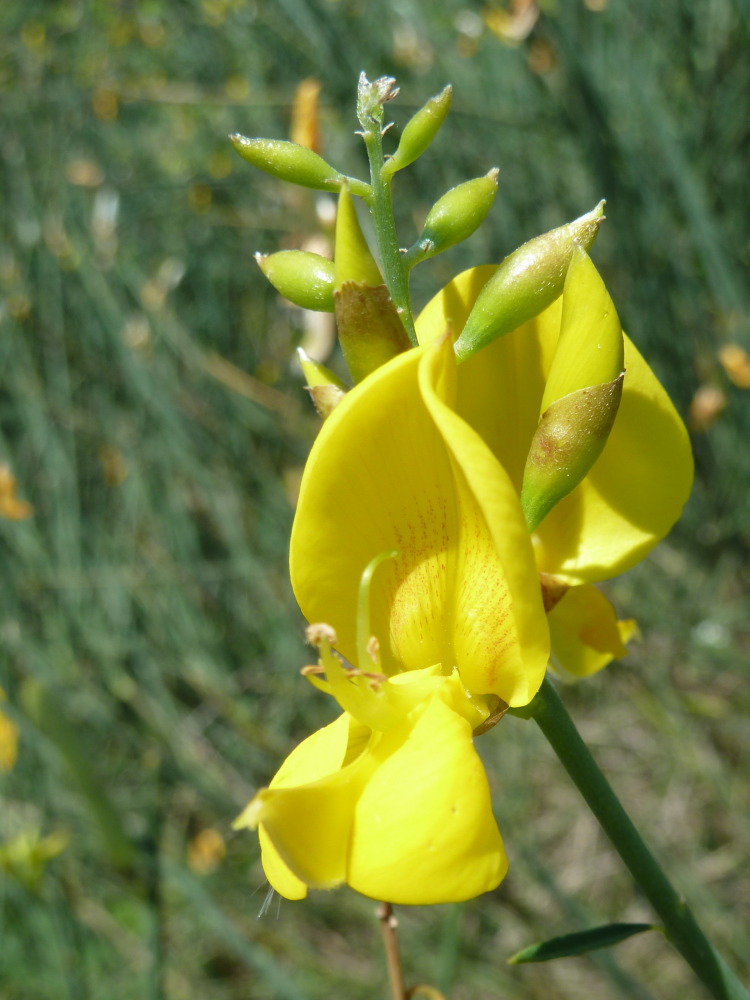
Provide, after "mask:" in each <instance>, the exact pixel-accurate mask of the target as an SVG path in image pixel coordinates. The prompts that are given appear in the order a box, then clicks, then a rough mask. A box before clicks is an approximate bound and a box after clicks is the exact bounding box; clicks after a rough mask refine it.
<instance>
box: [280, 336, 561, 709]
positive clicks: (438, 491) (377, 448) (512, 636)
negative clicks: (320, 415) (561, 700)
mask: <svg viewBox="0 0 750 1000" xmlns="http://www.w3.org/2000/svg"><path fill="white" fill-rule="evenodd" d="M426 350H427V351H428V352H429V353H427V354H426V353H425V352H426ZM423 359H424V370H423V372H422V374H421V375H420V365H421V363H422V361H423ZM454 379H455V361H454V359H453V356H452V353H451V350H450V344H448V343H447V342H443V344H442V345H441V346H437V345H436V346H434V347H431V348H428V349H424V348H423V349H416V350H412V351H409V352H408V353H406V354H404V355H401V356H399V357H398V358H395V359H394V360H393V361H392V362H390V363H389V364H388V365H385V366H383V368H381V369H379V370H378V371H376V372H374V373H373V374H372V375H371V376H370V377H369V378H368V379H367V380H366V381H365V382H364V383H362V384H361V385H360V386H358V387H357V388H356V389H354V390H352V392H351V393H349V394H348V396H347V397H346V399H345V400H344V401H343V402H342V403H341V404H340V406H339V407H338V408H337V409H336V411H335V412H334V413H333V414H332V416H331V417H329V419H328V421H327V422H326V424H325V425H324V427H323V429H322V430H321V433H320V435H319V437H318V439H317V441H316V442H315V445H314V446H313V449H312V452H311V454H310V458H309V459H308V463H307V467H306V470H305V475H304V477H303V482H302V488H301V491H300V500H299V506H298V510H297V516H296V518H295V523H294V527H293V530H292V542H291V557H290V562H291V573H292V583H293V586H294V590H295V594H296V595H297V599H298V601H299V603H300V607H301V608H302V610H303V612H304V613H305V615H306V617H307V618H308V620H312V621H315V620H327V619H330V617H331V614H332V609H335V613H336V619H335V621H333V622H332V624H333V625H334V626H335V628H336V630H337V634H338V648H339V649H340V650H341V651H342V653H343V654H344V655H345V656H346V657H347V658H349V659H353V655H354V653H355V650H356V642H355V638H356V637H355V635H354V622H355V620H356V607H355V602H356V594H357V591H358V587H359V578H360V576H361V573H362V570H363V568H364V567H365V566H367V565H368V563H369V562H370V560H371V559H372V558H373V556H374V555H377V554H378V553H380V552H385V551H390V550H393V549H395V550H397V551H398V552H399V556H398V557H397V558H396V559H394V560H392V561H389V562H388V563H386V564H383V566H382V567H380V568H379V569H378V571H377V573H376V574H375V577H374V579H373V586H372V590H371V601H372V631H373V633H374V634H375V635H376V636H378V638H379V639H380V642H381V650H380V653H381V660H382V665H383V668H384V669H385V670H386V672H388V673H394V672H397V671H398V670H399V669H402V668H405V669H409V670H416V669H420V668H423V667H428V666H431V665H433V664H435V663H441V664H442V665H443V668H444V669H445V670H450V669H451V668H452V667H454V666H458V667H459V670H460V671H461V674H462V677H463V678H464V682H465V683H466V685H467V687H469V688H470V689H471V690H472V691H473V692H474V693H478V694H481V693H486V692H493V693H495V694H497V695H499V696H500V697H501V698H502V699H503V700H504V701H507V702H508V703H510V704H516V705H520V704H526V702H527V701H528V699H529V698H531V697H533V694H534V692H535V691H536V688H537V687H538V684H539V683H541V676H542V673H543V663H544V662H545V661H546V656H547V652H546V650H544V649H543V648H542V647H543V646H545V645H546V638H547V629H546V623H545V621H544V618H543V616H542V610H541V597H540V593H539V587H538V583H537V581H536V576H535V568H534V563H533V556H532V553H531V549H530V547H529V542H528V537H527V536H526V535H525V533H524V532H525V529H524V531H522V530H521V525H522V514H521V511H520V507H519V505H518V499H517V497H516V496H515V491H514V489H513V487H512V484H511V483H510V481H509V480H508V478H507V476H506V474H505V472H504V470H503V469H502V467H501V466H500V465H499V464H498V463H497V461H496V460H495V459H494V458H493V457H492V455H491V453H490V452H489V451H488V450H487V448H486V446H485V445H484V444H483V443H482V441H481V439H480V438H479V437H478V436H477V435H476V433H475V432H474V431H472V430H471V428H469V427H468V425H466V424H465V423H464V422H462V421H461V420H460V419H459V418H458V417H456V416H455V414H453V413H452V412H451V410H450V401H451V398H452V395H453V388H452V383H453V381H454ZM488 519H490V520H491V521H492V522H493V524H492V527H490V526H489V521H488ZM386 638H388V639H389V641H385V640H386ZM519 643H522V644H523V649H519V648H518V647H519ZM465 671H466V673H465Z"/></svg>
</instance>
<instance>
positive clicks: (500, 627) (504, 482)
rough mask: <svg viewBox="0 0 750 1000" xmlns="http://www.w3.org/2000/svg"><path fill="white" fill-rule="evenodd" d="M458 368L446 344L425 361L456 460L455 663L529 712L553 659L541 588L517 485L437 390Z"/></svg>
mask: <svg viewBox="0 0 750 1000" xmlns="http://www.w3.org/2000/svg"><path fill="white" fill-rule="evenodd" d="M453 364H454V362H453V355H452V352H451V351H450V342H449V341H447V340H446V341H444V343H443V345H442V346H440V347H439V348H433V349H432V350H430V351H428V352H427V353H426V354H425V358H424V361H423V362H422V365H421V369H422V370H421V378H420V387H421V389H422V395H423V397H424V399H425V402H426V403H427V405H428V407H429V408H430V412H431V414H432V416H433V418H434V420H435V424H436V426H437V427H438V428H439V429H440V431H441V434H442V437H443V440H444V441H445V443H446V445H447V446H448V448H449V450H450V453H451V459H452V464H453V474H454V487H455V490H456V496H457V501H458V504H457V507H458V511H459V515H460V525H459V546H458V551H457V565H456V593H455V598H454V612H453V629H454V650H455V656H456V659H455V663H456V665H457V666H458V668H459V672H460V674H461V679H462V681H463V683H464V685H465V686H466V687H467V688H468V689H469V690H470V691H474V692H478V693H488V692H492V693H494V694H497V695H499V696H500V697H501V698H502V699H503V701H506V702H507V703H508V704H509V705H526V704H528V702H529V701H530V700H531V699H532V698H533V697H534V695H535V694H536V692H537V690H538V688H539V685H540V684H541V682H542V678H543V676H544V669H545V666H546V659H547V656H548V651H549V645H548V643H549V638H548V632H547V624H546V619H545V616H544V609H543V606H542V601H541V592H540V589H539V581H538V578H537V576H536V574H535V573H534V571H533V570H532V565H533V556H532V554H531V551H530V547H529V544H528V542H529V538H528V532H527V528H526V521H525V519H524V516H523V513H522V511H521V507H520V504H519V502H518V497H517V494H516V491H515V489H514V487H513V483H512V482H511V480H510V479H509V477H508V475H507V473H506V472H505V469H503V467H502V466H501V465H500V464H499V463H498V462H497V460H496V459H495V458H494V456H493V455H492V453H491V452H490V451H489V449H488V448H487V446H486V445H485V443H484V442H483V441H482V439H481V438H480V437H479V435H478V434H477V433H476V432H475V431H474V430H473V429H472V428H471V427H470V426H469V425H468V424H467V423H466V422H465V421H464V420H462V419H461V418H460V417H458V416H457V415H456V414H455V413H454V412H453V411H452V410H451V409H450V407H449V406H448V405H446V403H445V402H443V401H442V400H441V399H440V397H439V395H438V393H437V392H436V391H435V390H434V389H433V388H432V387H433V386H438V385H439V384H440V383H441V381H442V380H443V378H445V375H444V373H447V372H449V371H450V370H451V368H452V366H453ZM543 665H544V666H543Z"/></svg>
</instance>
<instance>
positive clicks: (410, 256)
mask: <svg viewBox="0 0 750 1000" xmlns="http://www.w3.org/2000/svg"><path fill="white" fill-rule="evenodd" d="M499 172H500V171H499V170H498V169H497V167H493V169H492V170H490V172H489V173H488V174H485V175H484V177H475V178H474V180H471V181H464V183H463V184H458V185H456V187H454V188H451V189H450V191H447V192H446V193H445V194H444V195H443V197H442V198H440V199H439V200H438V201H436V202H435V204H434V205H433V206H432V208H431V209H430V211H429V212H428V213H427V218H426V219H425V223H424V228H423V229H422V234H421V236H420V237H419V239H418V240H417V242H416V243H415V244H414V246H412V247H410V248H409V249H408V250H407V251H406V253H405V254H404V260H405V262H406V265H407V267H413V266H414V265H415V264H418V263H419V262H420V261H422V260H427V258H428V257H434V256H435V254H436V253H441V252H442V251H443V250H447V249H448V247H452V246H454V245H455V244H456V243H460V242H461V240H465V239H468V237H469V236H471V234H472V233H473V232H474V230H475V229H477V227H478V226H479V225H480V224H481V223H482V222H483V221H484V218H485V216H486V215H487V213H488V212H489V210H490V208H491V207H492V202H493V201H494V200H495V194H496V193H497V175H498V173H499Z"/></svg>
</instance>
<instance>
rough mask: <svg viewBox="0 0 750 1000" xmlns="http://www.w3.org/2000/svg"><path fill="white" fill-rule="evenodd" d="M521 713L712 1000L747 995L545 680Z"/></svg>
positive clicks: (743, 999) (746, 998) (738, 999)
mask: <svg viewBox="0 0 750 1000" xmlns="http://www.w3.org/2000/svg"><path fill="white" fill-rule="evenodd" d="M519 714H521V713H519ZM522 714H523V715H524V716H526V717H531V718H533V719H534V720H535V721H536V723H537V724H538V726H539V728H540V729H541V730H542V732H543V733H544V735H545V736H546V738H547V740H548V741H549V743H550V745H551V747H552V749H553V750H554V751H555V753H556V754H557V756H558V757H559V759H560V761H561V762H562V764H563V766H564V767H565V769H566V771H567V772H568V774H569V775H570V777H571V778H572V779H573V782H574V783H575V785H576V786H577V787H578V790H579V791H580V792H581V794H582V795H583V797H584V799H585V800H586V803H587V804H588V806H589V808H590V809H591V811H592V812H593V813H594V815H595V816H596V818H597V820H598V821H599V824H600V825H601V827H602V829H603V830H604V832H605V833H606V834H607V836H608V837H609V839H610V841H611V842H612V845H613V846H614V848H615V850H616V851H617V853H618V854H619V855H620V857H621V858H622V860H623V861H624V862H625V865H626V866H627V868H628V870H629V871H630V873H631V875H632V876H633V878H634V879H635V881H636V882H637V884H638V886H639V887H640V889H641V891H642V892H643V894H644V895H645V896H646V898H647V899H648V901H649V902H650V903H651V905H652V906H653V908H654V910H655V911H656V912H657V913H658V915H659V917H660V918H661V921H662V923H663V924H664V930H665V933H666V936H667V938H668V939H669V940H670V941H671V942H672V944H673V945H674V947H675V948H676V949H677V950H678V951H679V952H680V954H681V955H682V957H683V958H684V959H685V961H686V962H687V963H688V965H690V967H691V968H692V970H693V972H695V974H696V976H697V977H698V978H699V979H700V980H701V982H702V983H703V984H704V985H705V986H706V987H707V988H708V990H709V992H710V993H711V995H712V996H714V997H715V998H716V1000H750V993H748V991H747V990H746V989H745V987H744V986H743V985H742V984H741V983H740V981H739V980H738V979H737V977H736V976H735V975H734V973H733V972H732V971H731V969H729V967H728V966H727V965H726V963H725V962H724V960H723V958H722V957H721V955H719V953H718V952H717V951H716V949H715V948H714V947H713V945H712V944H711V943H710V941H709V940H708V938H707V937H706V936H705V934H704V933H703V931H702V930H701V928H700V927H699V926H698V923H697V921H696V919H695V917H694V916H693V914H692V912H691V911H690V908H689V907H688V905H687V903H685V901H684V900H683V899H681V898H680V896H679V895H678V894H677V892H676V891H675V889H674V888H673V886H672V885H671V883H670V882H669V880H668V879H667V877H666V875H665V874H664V872H663V870H662V869H661V867H660V866H659V864H658V862H657V861H656V859H655V858H654V856H653V855H652V854H651V852H650V851H649V849H648V847H646V845H645V843H644V842H643V840H642V838H641V835H640V834H639V833H638V831H637V830H636V828H635V826H634V825H633V822H632V821H631V819H630V817H629V816H628V814H627V813H626V812H625V810H624V809H623V807H622V805H621V804H620V801H619V800H618V798H617V796H616V795H615V793H614V792H613V791H612V788H611V787H610V785H609V782H608V781H607V779H606V778H605V777H604V775H603V774H602V772H601V771H600V770H599V767H598V765H597V763H596V761H595V760H594V758H593V757H592V755H591V753H590V751H589V749H588V747H587V746H586V744H585V743H584V742H583V740H582V739H581V736H580V734H579V732H578V730H577V729H576V726H575V724H574V722H573V720H572V719H571V718H570V716H569V715H568V712H567V711H566V709H565V706H564V705H563V703H562V701H561V699H560V696H559V695H558V693H557V691H556V690H555V688H554V686H553V685H552V683H551V682H550V681H549V680H548V679H546V680H545V681H544V684H543V685H542V688H541V690H540V691H539V694H538V695H537V696H536V698H535V699H534V701H533V702H532V703H531V705H530V706H529V708H528V709H526V710H525V711H523V713H522Z"/></svg>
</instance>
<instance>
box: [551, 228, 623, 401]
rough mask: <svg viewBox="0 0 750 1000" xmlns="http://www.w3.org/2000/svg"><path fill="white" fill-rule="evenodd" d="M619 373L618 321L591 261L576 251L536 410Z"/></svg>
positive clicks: (608, 379)
mask: <svg viewBox="0 0 750 1000" xmlns="http://www.w3.org/2000/svg"><path fill="white" fill-rule="evenodd" d="M622 368H623V345H622V326H621V325H620V319H619V317H618V315H617V311H616V309H615V306H614V303H613V301H612V299H611V298H610V296H609V292H608V291H607V287H606V285H605V284H604V282H603V281H602V279H601V277H600V276H599V272H598V271H597V270H596V268H595V267H594V265H593V264H592V262H591V258H590V257H589V256H588V254H587V253H586V252H585V250H583V249H582V248H581V247H577V248H576V249H575V250H574V251H573V257H572V259H571V261H570V267H569V268H568V273H567V276H566V278H565V288H564V292H563V296H562V316H561V319H560V336H559V338H558V341H557V346H556V350H555V356H554V358H553V360H552V364H551V366H550V370H549V373H548V375H547V383H546V385H545V387H544V395H543V397H542V404H541V407H540V411H541V412H542V413H544V411H545V410H546V409H547V407H548V406H551V405H552V403H554V402H555V401H556V400H558V399H561V398H562V397H563V396H567V395H568V394H569V393H571V392H576V391H577V390H578V389H585V388H587V387H588V386H592V385H601V384H602V383H605V382H611V381H612V379H614V378H617V376H618V375H620V374H621V372H622Z"/></svg>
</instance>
